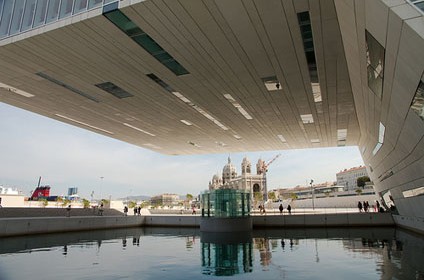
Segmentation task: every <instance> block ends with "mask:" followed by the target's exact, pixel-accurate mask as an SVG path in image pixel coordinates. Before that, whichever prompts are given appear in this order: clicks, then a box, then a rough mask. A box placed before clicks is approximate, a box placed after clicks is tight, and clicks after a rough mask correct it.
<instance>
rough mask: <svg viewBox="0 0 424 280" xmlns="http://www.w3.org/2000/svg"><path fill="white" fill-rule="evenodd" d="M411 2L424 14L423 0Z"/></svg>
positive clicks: (412, 0)
mask: <svg viewBox="0 0 424 280" xmlns="http://www.w3.org/2000/svg"><path fill="white" fill-rule="evenodd" d="M411 2H412V3H413V4H414V5H415V6H417V8H418V9H420V10H421V11H423V12H424V0H411Z"/></svg>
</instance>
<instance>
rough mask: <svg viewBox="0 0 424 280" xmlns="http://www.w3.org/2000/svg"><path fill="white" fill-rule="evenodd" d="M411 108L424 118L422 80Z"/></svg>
mask: <svg viewBox="0 0 424 280" xmlns="http://www.w3.org/2000/svg"><path fill="white" fill-rule="evenodd" d="M411 109H412V110H413V111H414V112H415V113H417V114H418V116H420V118H421V119H422V120H424V83H423V81H420V83H419V84H418V87H417V91H416V92H415V96H414V99H413V100H412V104H411Z"/></svg>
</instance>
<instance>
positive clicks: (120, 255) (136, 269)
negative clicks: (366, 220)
mask: <svg viewBox="0 0 424 280" xmlns="http://www.w3.org/2000/svg"><path fill="white" fill-rule="evenodd" d="M222 276H225V278H226V279H255V280H258V279H326V280H328V279H355V280H356V279H424V238H423V236H419V235H415V234H413V233H411V232H406V231H402V230H399V229H394V228H360V229H356V228H343V229H289V230H288V229H270V230H255V231H253V232H252V233H250V234H229V235H222V234H202V233H200V232H199V231H198V229H187V228H181V229H180V228H132V229H117V230H106V231H92V232H78V233H69V234H48V235H36V236H27V237H14V238H2V239H0V280H9V279H13V280H15V279H55V280H57V279H156V280H157V279H175V280H178V279H212V278H217V277H222Z"/></svg>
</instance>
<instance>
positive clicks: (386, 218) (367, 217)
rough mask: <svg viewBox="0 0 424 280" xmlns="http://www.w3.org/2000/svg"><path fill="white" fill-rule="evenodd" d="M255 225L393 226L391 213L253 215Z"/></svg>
mask: <svg viewBox="0 0 424 280" xmlns="http://www.w3.org/2000/svg"><path fill="white" fill-rule="evenodd" d="M252 219H253V227H314V226H315V227H339V226H340V227H345V226H393V225H394V221H393V218H392V215H391V214H390V213H344V214H316V215H268V216H266V215H261V216H252Z"/></svg>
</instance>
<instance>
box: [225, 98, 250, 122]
mask: <svg viewBox="0 0 424 280" xmlns="http://www.w3.org/2000/svg"><path fill="white" fill-rule="evenodd" d="M224 97H225V98H226V99H227V100H228V101H230V103H231V104H232V105H233V106H234V107H236V109H237V110H238V111H239V112H240V113H241V114H242V115H243V117H245V118H246V119H248V120H252V119H253V118H252V116H251V115H249V113H248V112H247V111H246V110H245V109H244V108H243V107H242V106H241V105H240V103H238V102H237V101H236V100H235V99H234V97H233V96H232V95H231V94H224Z"/></svg>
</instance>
